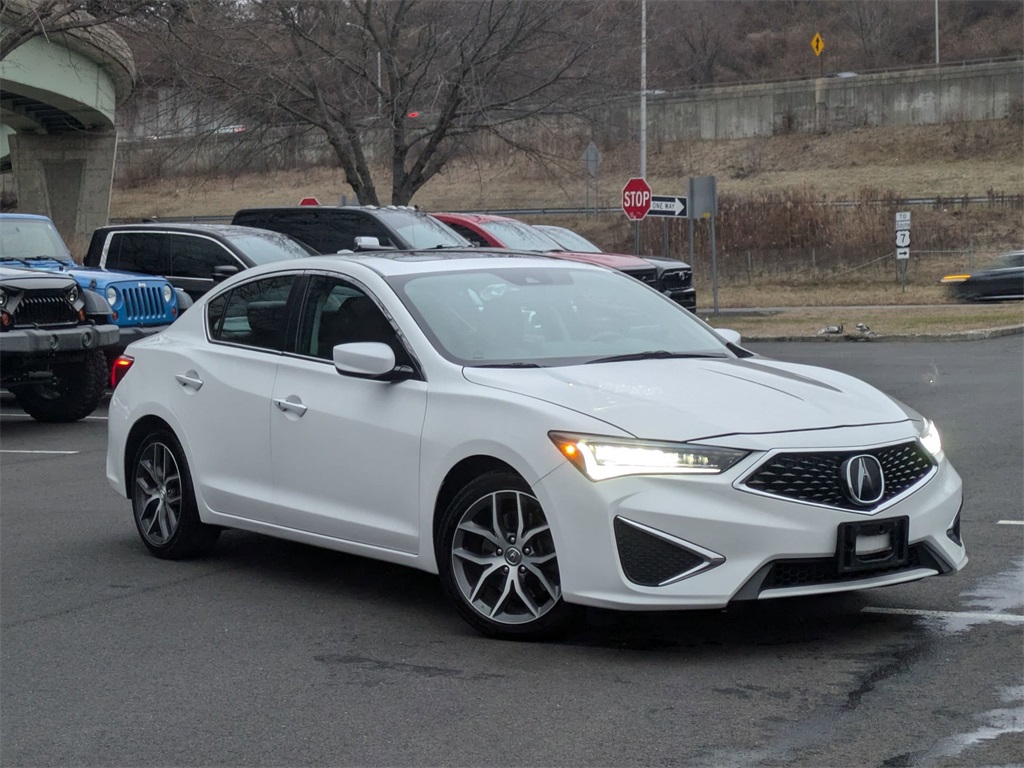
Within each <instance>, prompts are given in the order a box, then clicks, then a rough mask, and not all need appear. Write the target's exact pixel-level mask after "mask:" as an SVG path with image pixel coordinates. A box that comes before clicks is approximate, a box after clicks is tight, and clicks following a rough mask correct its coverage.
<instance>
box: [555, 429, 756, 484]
mask: <svg viewBox="0 0 1024 768" xmlns="http://www.w3.org/2000/svg"><path fill="white" fill-rule="evenodd" d="M548 436H549V437H550V438H551V441H552V442H553V443H554V444H555V445H556V446H557V447H558V450H559V451H560V452H561V454H562V455H563V456H565V458H567V459H568V460H569V461H570V462H572V464H573V466H575V467H576V469H578V470H579V471H580V472H582V473H583V474H584V475H586V476H587V477H589V478H590V479H591V480H608V479H609V478H613V477H623V476H626V475H717V474H719V473H721V472H724V471H725V470H727V469H728V468H729V467H731V466H732V465H733V464H735V463H736V462H738V461H739V460H740V459H742V458H743V457H744V456H746V455H747V451H740V450H736V449H733V448H717V447H715V446H710V445H690V444H687V443H662V442H650V441H645V440H622V439H615V438H603V437H596V436H592V435H571V434H566V433H564V432H551V433H549V435H548Z"/></svg>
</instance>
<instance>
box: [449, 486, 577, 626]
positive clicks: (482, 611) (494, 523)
mask: <svg viewBox="0 0 1024 768" xmlns="http://www.w3.org/2000/svg"><path fill="white" fill-rule="evenodd" d="M517 536H518V537H519V541H518V542H517V541H516V537H517ZM434 550H435V554H436V556H437V564H438V570H439V573H440V576H441V583H442V585H443V586H444V589H445V592H446V593H447V595H448V597H449V599H450V600H451V601H452V602H453V603H454V605H455V608H456V610H457V611H458V612H459V614H460V615H461V616H462V618H464V619H465V620H466V621H467V622H468V623H469V624H470V625H471V626H473V627H474V628H475V629H476V630H478V631H479V632H482V633H483V634H485V635H489V636H490V637H497V638H502V639H506V640H538V639H544V638H550V637H553V636H556V635H559V634H562V633H563V632H565V631H566V630H568V629H569V628H570V626H571V625H572V623H573V621H574V620H575V619H576V618H577V617H578V615H579V610H578V609H577V608H576V607H575V606H571V605H568V604H566V603H565V601H563V600H562V591H561V582H560V580H559V573H558V558H557V556H556V553H555V544H554V540H553V538H552V536H551V531H550V529H549V528H548V525H547V519H546V517H545V516H544V511H543V510H542V509H541V506H540V503H539V502H538V501H537V499H536V497H535V496H534V495H533V493H532V492H531V490H530V487H529V486H528V485H527V484H526V482H525V481H524V480H523V479H522V478H521V477H519V476H518V475H516V474H515V473H512V472H506V471H494V472H488V473H486V474H484V475H481V476H480V477H478V478H476V479H475V480H473V481H472V482H470V483H469V484H468V485H467V486H466V487H465V488H463V489H462V491H460V492H459V493H458V494H457V495H456V497H455V498H454V499H453V500H452V502H451V504H449V505H448V509H446V510H445V512H444V514H443V515H442V518H441V521H440V524H439V525H438V526H437V530H436V534H435V540H434Z"/></svg>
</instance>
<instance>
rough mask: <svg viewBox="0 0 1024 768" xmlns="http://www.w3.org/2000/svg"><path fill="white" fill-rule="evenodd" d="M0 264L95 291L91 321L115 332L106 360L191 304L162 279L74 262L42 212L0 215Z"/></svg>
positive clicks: (171, 319)
mask: <svg viewBox="0 0 1024 768" xmlns="http://www.w3.org/2000/svg"><path fill="white" fill-rule="evenodd" d="M0 265H2V266H7V267H25V268H29V269H35V270H41V271H45V272H56V273H61V274H66V275H68V276H69V277H72V278H74V279H75V281H76V282H77V283H78V285H79V287H80V288H81V289H82V290H83V291H85V292H87V293H88V292H91V293H95V294H99V296H100V297H101V299H102V301H100V302H98V303H97V302H95V301H89V302H88V307H87V312H88V313H89V317H90V319H92V320H93V321H94V322H96V323H112V324H114V325H116V326H117V327H118V329H119V330H120V337H119V341H118V344H117V345H115V346H113V347H110V348H108V349H107V350H106V355H107V359H108V361H112V360H113V359H114V358H116V357H117V355H119V354H120V353H121V352H123V351H124V348H125V347H127V346H128V345H129V344H130V343H131V342H133V341H135V340H136V339H141V338H143V337H145V336H150V335H152V334H154V333H157V332H158V331H162V330H163V329H164V328H166V327H167V326H168V325H170V324H171V323H172V322H174V320H175V319H176V318H177V317H178V315H179V314H181V313H182V312H184V311H185V309H187V308H188V307H189V306H191V304H192V300H191V299H190V298H189V296H188V294H186V293H185V292H184V291H181V290H180V289H177V290H176V289H175V288H174V286H172V285H171V284H170V283H169V282H168V281H167V280H166V279H165V278H163V277H157V276H154V275H136V274H133V273H130V272H113V271H108V270H105V269H97V268H93V267H83V266H81V265H79V264H76V263H75V262H74V261H73V260H72V259H71V253H70V252H69V251H68V248H67V246H66V245H65V244H64V241H63V239H61V236H60V233H58V232H57V228H56V227H55V226H54V225H53V222H52V221H50V219H48V218H47V217H46V216H35V215H32V214H27V213H0Z"/></svg>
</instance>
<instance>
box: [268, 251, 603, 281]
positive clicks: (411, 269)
mask: <svg viewBox="0 0 1024 768" xmlns="http://www.w3.org/2000/svg"><path fill="white" fill-rule="evenodd" d="M342 263H346V264H347V263H353V264H359V265H361V266H364V267H368V268H369V269H372V270H373V271H374V272H377V273H378V274H379V275H382V276H384V277H390V276H395V275H408V274H416V273H424V274H426V273H431V272H457V271H460V270H465V269H498V270H501V269H515V268H518V267H524V266H529V267H532V268H539V269H566V268H568V267H570V265H571V268H574V269H577V268H578V269H601V267H594V266H593V265H590V264H586V263H580V262H575V261H568V260H566V259H559V258H555V257H551V256H546V255H545V254H542V253H536V252H533V251H529V252H524V251H500V250H495V249H488V250H478V249H471V248H467V249H465V250H462V249H458V250H456V249H447V248H446V249H437V248H432V249H428V250H421V251H413V250H410V251H372V252H361V253H358V254H347V253H337V254H329V255H325V256H309V257H307V258H305V259H302V260H301V263H297V262H294V261H289V262H281V261H279V262H274V263H273V264H269V265H265V266H263V267H260V268H258V269H259V271H260V272H261V273H266V272H273V271H276V270H281V271H289V270H294V269H295V268H296V267H299V268H301V269H303V270H310V269H311V270H316V269H318V268H319V269H324V268H330V267H332V266H337V265H339V264H342Z"/></svg>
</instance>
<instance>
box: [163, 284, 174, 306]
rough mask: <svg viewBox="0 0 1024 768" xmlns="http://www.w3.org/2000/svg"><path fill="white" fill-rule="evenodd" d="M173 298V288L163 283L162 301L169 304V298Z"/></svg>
mask: <svg viewBox="0 0 1024 768" xmlns="http://www.w3.org/2000/svg"><path fill="white" fill-rule="evenodd" d="M173 298H174V289H173V288H171V286H169V285H165V286H164V301H166V302H167V303H168V304H170V303H171V299H173Z"/></svg>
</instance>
